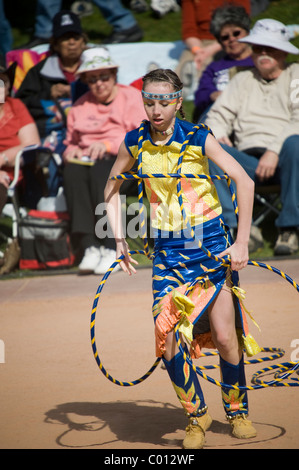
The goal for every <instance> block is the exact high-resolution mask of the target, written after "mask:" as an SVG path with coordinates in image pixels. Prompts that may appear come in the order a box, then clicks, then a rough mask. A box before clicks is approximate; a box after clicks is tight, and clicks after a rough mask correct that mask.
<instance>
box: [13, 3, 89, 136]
mask: <svg viewBox="0 0 299 470" xmlns="http://www.w3.org/2000/svg"><path fill="white" fill-rule="evenodd" d="M86 42H87V38H86V35H85V34H84V33H83V31H82V28H81V24H80V20H79V18H78V16H77V15H75V14H74V13H72V12H70V11H65V10H62V11H60V12H59V13H57V14H56V15H55V17H54V19H53V25H52V38H51V47H50V56H49V57H47V58H46V59H44V60H42V61H41V62H39V63H38V64H37V65H35V66H34V67H32V68H31V69H30V70H29V71H28V73H27V75H26V76H25V78H24V80H23V82H22V84H21V86H20V88H19V90H18V92H17V97H18V98H20V99H21V100H22V101H23V103H24V104H25V105H26V106H27V108H28V109H29V111H30V113H31V115H32V117H33V118H34V120H35V122H36V124H37V127H38V130H39V134H40V137H41V139H42V140H44V139H45V138H46V137H47V136H49V135H50V133H51V131H53V130H54V131H56V132H58V134H59V137H60V139H59V140H60V142H62V140H63V139H64V137H65V129H66V114H67V111H68V110H69V108H70V106H71V102H72V99H71V83H73V82H74V81H75V80H76V78H77V77H76V75H75V73H76V71H77V69H78V67H79V65H80V57H81V54H82V52H83V51H84V49H85V47H86Z"/></svg>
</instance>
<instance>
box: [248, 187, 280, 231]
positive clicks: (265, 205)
mask: <svg viewBox="0 0 299 470" xmlns="http://www.w3.org/2000/svg"><path fill="white" fill-rule="evenodd" d="M254 200H255V210H254V217H253V225H256V226H259V225H260V224H261V223H262V222H263V221H264V220H265V218H266V217H268V216H269V215H276V216H277V215H279V213H280V207H279V206H280V185H279V184H271V185H266V184H265V185H257V186H256V187H255V193H254Z"/></svg>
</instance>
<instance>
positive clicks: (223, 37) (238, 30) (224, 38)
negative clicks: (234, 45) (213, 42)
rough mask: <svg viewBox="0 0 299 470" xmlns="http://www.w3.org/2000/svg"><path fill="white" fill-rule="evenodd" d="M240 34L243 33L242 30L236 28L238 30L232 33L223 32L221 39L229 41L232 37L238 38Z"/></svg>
mask: <svg viewBox="0 0 299 470" xmlns="http://www.w3.org/2000/svg"><path fill="white" fill-rule="evenodd" d="M240 34H241V30H240V29H236V31H233V32H232V34H223V36H220V41H221V42H224V41H227V40H228V39H229V38H230V37H233V38H238V37H239V36H240Z"/></svg>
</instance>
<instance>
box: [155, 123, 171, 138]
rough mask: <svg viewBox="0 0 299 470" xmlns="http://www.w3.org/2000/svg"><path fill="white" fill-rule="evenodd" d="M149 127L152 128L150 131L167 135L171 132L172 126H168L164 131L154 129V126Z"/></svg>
mask: <svg viewBox="0 0 299 470" xmlns="http://www.w3.org/2000/svg"><path fill="white" fill-rule="evenodd" d="M151 129H152V131H153V132H155V133H156V134H161V135H164V136H167V135H171V134H173V131H174V126H172V127H170V128H169V129H167V130H166V131H158V130H157V129H155V128H154V127H153V126H152V125H151Z"/></svg>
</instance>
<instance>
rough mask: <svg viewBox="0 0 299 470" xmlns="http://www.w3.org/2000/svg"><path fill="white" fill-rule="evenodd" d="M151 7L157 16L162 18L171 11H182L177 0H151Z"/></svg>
mask: <svg viewBox="0 0 299 470" xmlns="http://www.w3.org/2000/svg"><path fill="white" fill-rule="evenodd" d="M151 9H152V12H153V14H154V15H155V16H156V17H157V18H162V16H165V15H166V14H167V13H170V12H171V11H180V6H179V5H178V3H177V1H176V0H151Z"/></svg>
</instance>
